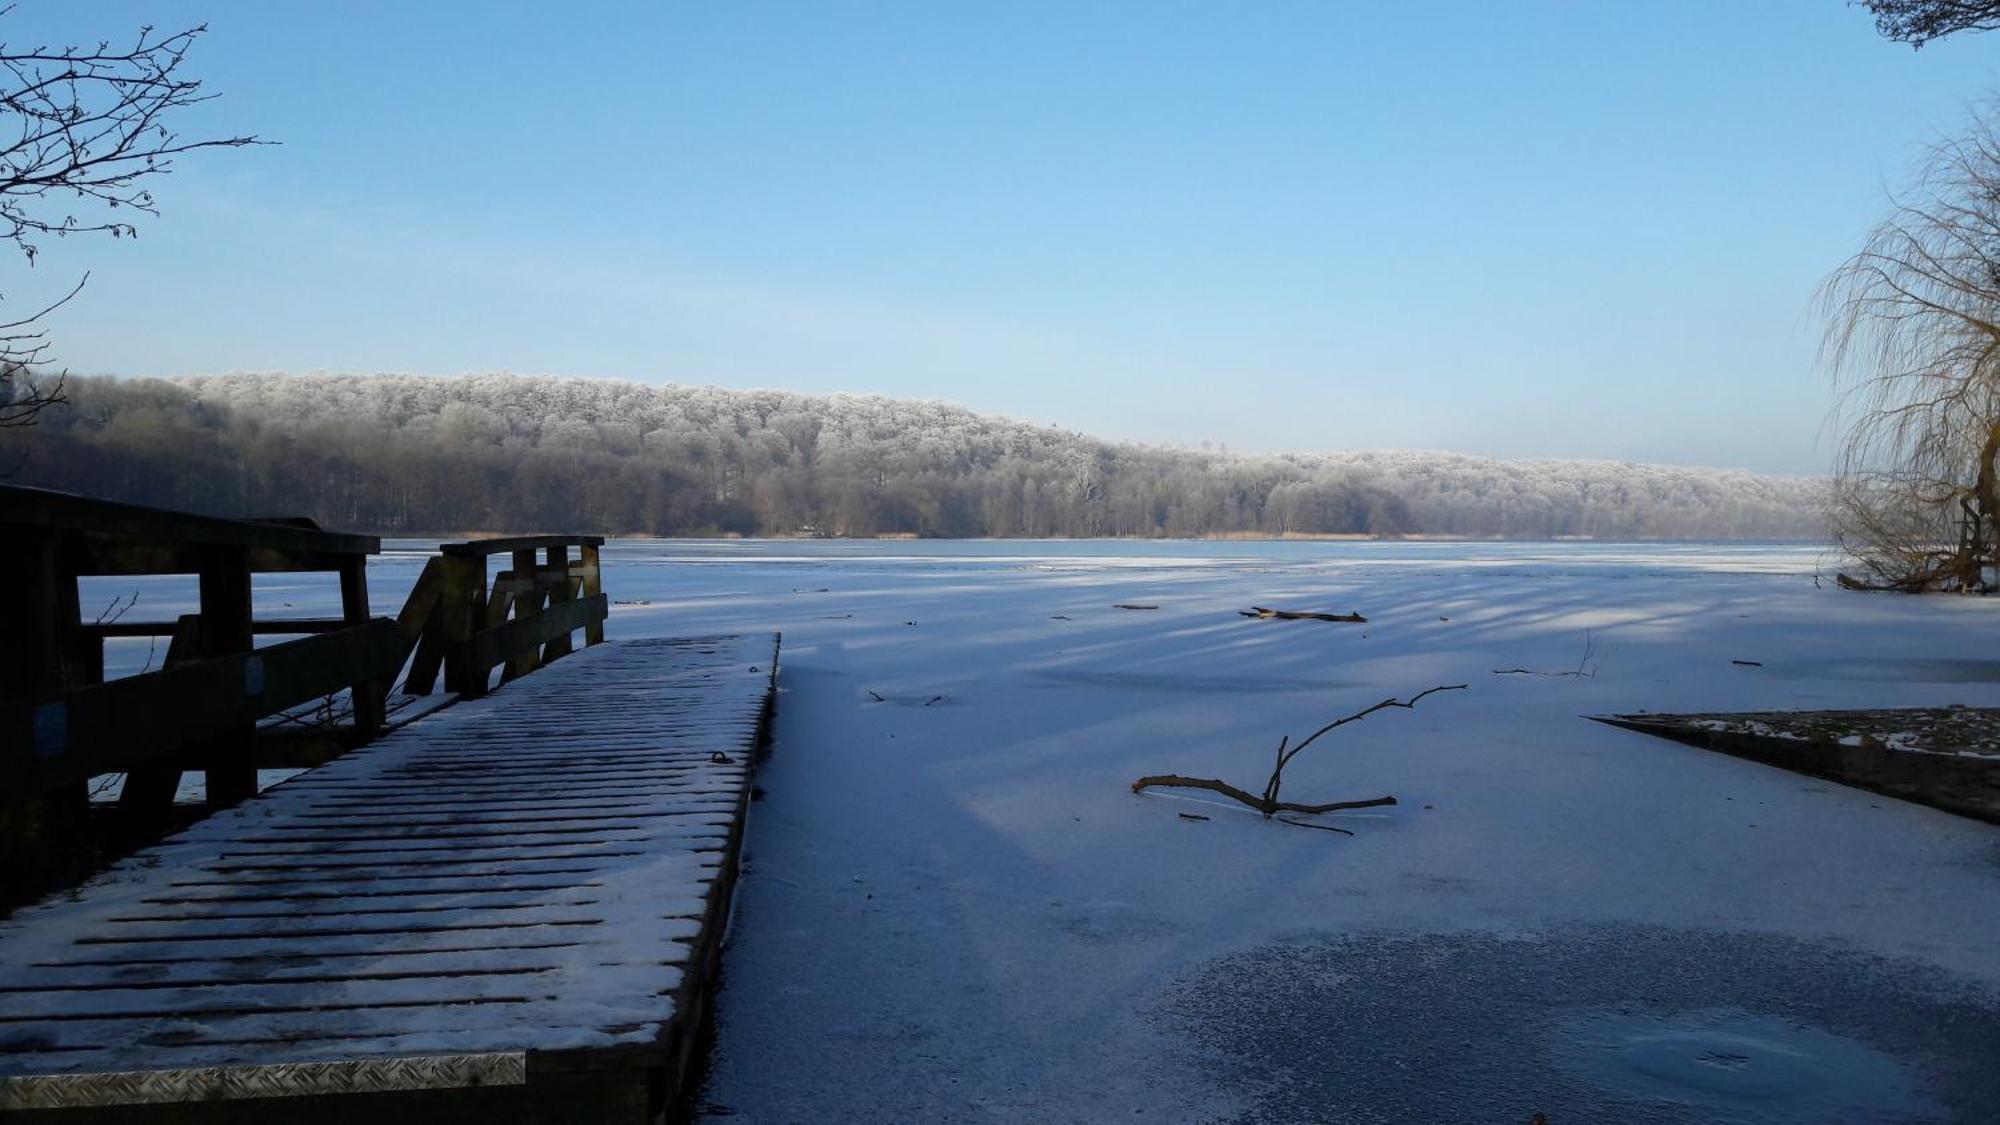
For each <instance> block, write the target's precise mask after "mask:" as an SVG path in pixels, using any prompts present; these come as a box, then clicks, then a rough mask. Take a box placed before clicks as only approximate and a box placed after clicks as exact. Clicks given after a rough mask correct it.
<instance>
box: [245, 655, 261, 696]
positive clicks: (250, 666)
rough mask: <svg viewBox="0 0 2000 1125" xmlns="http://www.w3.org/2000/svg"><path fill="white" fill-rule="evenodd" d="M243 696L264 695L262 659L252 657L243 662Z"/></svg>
mask: <svg viewBox="0 0 2000 1125" xmlns="http://www.w3.org/2000/svg"><path fill="white" fill-rule="evenodd" d="M243 694H244V695H262V694H264V658H263V657H261V656H253V657H251V658H250V659H248V660H245V661H244V662H243Z"/></svg>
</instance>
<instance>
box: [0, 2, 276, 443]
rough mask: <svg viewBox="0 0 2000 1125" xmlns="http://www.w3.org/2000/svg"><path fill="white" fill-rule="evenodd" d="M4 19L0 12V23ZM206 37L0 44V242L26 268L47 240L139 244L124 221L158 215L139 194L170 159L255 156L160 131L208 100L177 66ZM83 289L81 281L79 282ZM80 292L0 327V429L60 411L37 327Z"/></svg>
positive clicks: (57, 386) (222, 143)
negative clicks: (224, 152)
mask: <svg viewBox="0 0 2000 1125" xmlns="http://www.w3.org/2000/svg"><path fill="white" fill-rule="evenodd" d="M12 11H13V7H12V5H8V6H7V7H5V8H0V19H4V18H5V17H6V16H7V15H9V14H11V13H12ZM207 30H208V28H207V26H206V25H202V26H198V27H192V28H188V29H187V30H185V31H180V32H177V33H175V34H172V35H164V36H163V35H160V34H157V33H156V32H155V31H154V29H153V28H151V27H142V28H140V29H139V31H138V34H137V35H136V36H135V37H134V39H133V40H132V42H131V44H130V45H129V46H125V47H118V48H114V47H113V46H112V45H111V44H110V42H109V41H108V40H107V41H104V42H99V43H97V44H95V45H94V46H91V47H73V46H65V47H48V46H42V45H36V46H27V47H22V46H18V45H16V44H12V43H7V42H0V241H4V242H11V243H12V244H13V245H14V248H15V249H16V250H18V251H19V252H20V253H21V255H22V256H23V257H24V258H25V259H26V260H27V262H28V264H29V265H30V266H32V265H34V263H35V260H36V257H37V255H39V254H40V252H41V244H42V239H44V238H45V237H54V238H67V237H68V236H70V235H72V234H108V235H110V236H111V237H112V238H133V237H137V235H138V233H139V228H138V227H137V225H135V223H134V222H133V221H132V219H131V218H128V217H127V216H130V215H134V214H142V215H156V214H158V213H159V211H158V207H157V205H156V203H155V201H154V199H153V195H152V192H151V191H149V190H148V189H147V188H146V187H145V186H144V185H145V184H146V183H148V182H150V181H152V180H153V178H155V177H158V176H164V175H167V174H169V173H171V172H172V171H173V168H174V159H175V158H176V157H178V156H180V155H182V154H184V153H189V152H195V151H198V150H201V149H208V148H240V147H243V146H245V145H254V144H264V143H268V142H264V141H260V140H259V139H258V138H256V137H254V136H247V135H245V136H231V137H212V138H188V137H184V136H182V135H181V134H179V133H176V132H174V131H173V129H172V128H170V127H169V124H168V122H169V121H170V120H171V119H173V118H174V117H175V116H176V115H178V114H179V113H181V112H183V111H185V110H186V109H187V108H188V107H190V106H194V105H198V104H200V103H202V102H205V101H208V100H210V99H211V98H213V97H214V95H212V94H205V93H203V92H202V88H201V82H200V80H198V79H194V78H189V77H187V75H186V73H185V70H184V66H185V64H186V61H187V54H188V51H189V49H190V48H192V47H193V46H194V43H195V41H196V40H197V39H199V38H200V37H201V36H202V35H203V34H204V33H205V32H206V31H207ZM85 277H86V278H87V277H88V275H85ZM82 288H83V282H82V281H79V282H78V283H77V285H76V287H75V288H74V289H72V290H70V292H69V294H68V295H67V296H65V297H63V298H62V299H61V300H59V301H56V302H55V303H54V304H51V305H49V306H48V307H46V308H44V309H42V310H41V311H39V312H37V313H35V314H33V315H31V316H27V317H22V318H19V319H16V320H14V321H12V322H11V323H6V324H0V429H6V428H14V427H22V426H31V425H33V424H34V423H35V419H36V417H37V416H38V415H39V414H40V413H41V412H42V411H43V410H45V409H47V408H49V407H51V406H56V405H58V404H61V403H64V402H66V401H68V400H67V398H66V397H65V396H64V394H63V378H64V377H63V374H62V373H57V374H56V375H54V376H53V377H48V376H38V374H37V371H36V369H37V367H38V366H39V365H41V364H42V363H43V362H44V360H45V358H46V351H47V348H48V340H47V336H46V332H45V331H44V330H42V329H39V328H36V327H35V326H36V325H37V324H39V323H40V322H41V319H42V318H43V317H44V316H46V315H48V314H49V313H50V312H52V311H54V310H55V309H56V308H59V307H61V306H62V305H63V304H65V303H67V302H68V301H69V300H70V298H72V297H74V296H76V294H77V291H78V290H80V289H82Z"/></svg>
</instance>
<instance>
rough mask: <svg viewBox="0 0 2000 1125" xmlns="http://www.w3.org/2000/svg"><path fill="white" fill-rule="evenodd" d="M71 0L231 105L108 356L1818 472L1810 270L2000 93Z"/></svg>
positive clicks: (891, 8) (1604, 31) (77, 253)
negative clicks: (848, 397)
mask: <svg viewBox="0 0 2000 1125" xmlns="http://www.w3.org/2000/svg"><path fill="white" fill-rule="evenodd" d="M571 7H572V6H570V5H559V4H549V3H520V4H512V3H493V2H483V3H477V4H473V3H464V4H446V3H424V4H406V3H380V4H367V3H340V4H333V3H325V4H311V3H304V2H296V0H285V2H271V0H257V2H247V0H172V2H164V0H163V2H158V3H142V2H136V0H135V2H111V0H92V2H90V3H73V2H70V0H22V2H21V3H20V6H19V8H18V9H17V10H16V11H15V12H14V13H13V14H12V15H9V16H6V17H4V18H0V35H3V36H4V38H5V39H6V40H7V41H8V42H9V44H10V45H14V46H19V45H22V44H24V43H27V42H30V41H34V42H41V41H49V40H54V41H94V40H96V39H98V38H103V37H114V38H120V37H124V36H126V35H128V34H129V33H130V32H131V31H133V30H135V29H136V28H137V27H138V26H139V25H140V24H147V23H150V24H154V25H156V26H159V27H160V28H162V29H166V30H176V29H178V28H180V27H181V26H184V25H189V24H193V23H199V22H204V21H205V22H207V23H208V24H209V25H210V29H211V30H210V34H209V36H208V37H207V38H205V39H204V40H202V41H201V43H200V44H199V45H198V46H197V48H196V51H195V53H194V55H193V56H192V59H191V68H192V70H193V71H194V72H196V73H197V74H198V76H200V77H202V78H203V79H205V80H206V82H207V85H208V87H209V88H210V89H211V90H212V91H213V92H214V93H217V94H220V95H222V96H221V98H220V99H219V100H217V101H216V102H214V103H211V104H210V105H207V106H204V107H201V109H200V110H199V112H198V113H196V114H193V115H190V116H189V117H187V118H185V119H183V121H182V124H183V125H184V126H185V127H186V130H187V131H192V132H199V131H202V130H204V129H208V130H224V131H244V132H255V133H258V134H261V135H263V136H265V137H268V138H270V139H273V140H277V141H280V142H282V144H281V145H280V146H278V147H270V148H261V149H255V150H241V151H233V152H230V151H224V152H216V153H208V154H199V155H197V156H196V157H193V158H189V159H187V160H185V161H184V162H183V163H182V164H181V166H180V169H179V170H178V171H177V172H176V173H175V174H174V175H173V176H172V177H171V178H170V179H168V180H165V181H162V182H160V183H159V184H157V185H156V186H157V190H156V194H157V196H158V197H159V201H160V204H161V207H162V212H163V213H162V215H161V216H160V217H159V218H157V219H152V220H149V221H146V222H144V223H143V224H142V228H141V233H140V238H139V239H138V241H137V242H136V243H124V242H116V243H114V242H110V241H108V240H103V239H91V240H83V239H71V240H69V241H67V242H66V243H63V244H60V245H52V246H49V247H47V248H46V249H45V253H44V255H43V257H42V258H41V260H40V261H39V263H38V264H37V265H35V266H34V267H33V269H32V270H30V269H29V268H28V267H27V266H26V265H25V264H24V263H21V262H19V261H16V262H15V263H14V264H12V265H7V266H0V270H4V271H5V272H4V273H0V292H4V293H5V295H6V298H7V301H8V307H11V308H14V309H16V310H21V309H23V307H24V306H25V305H26V304H27V303H28V302H29V301H31V300H33V299H34V298H35V297H37V296H39V295H42V294H46V293H49V292H52V291H56V290H58V289H59V288H62V287H66V285H67V284H68V283H70V282H73V280H74V278H75V276H76V275H77V274H78V273H80V272H81V271H83V270H85V269H89V270H91V271H93V273H92V280H91V282H90V285H89V287H88V288H87V289H86V290H85V292H84V294H83V295H82V296H81V297H79V298H78V300H77V301H76V302H75V303H74V304H73V305H72V306H70V307H69V308H66V309H64V310H62V312H61V313H60V314H59V315H58V317H57V318H56V320H55V321H54V324H53V328H54V332H55V337H54V338H55V344H56V352H57V358H59V359H60V360H62V361H63V362H65V363H67V365H68V366H70V368H71V369H73V370H76V371H81V372H112V373H117V374H123V375H150V374H189V373H208V372H220V371H229V370H286V371H312V370H327V371H342V372H376V371H399V372H434V373H457V372H466V371H494V370H511V371H516V372H524V373H528V372H537V373H539V372H547V373H560V374H574V375H592V376H610V377H624V378H632V379H638V380H643V381H647V382H667V381H672V382H682V383H694V384H708V383H712V384H717V385H721V386H728V387H769V388H783V389H790V390H798V391H807V392H828V391H854V392H877V393H882V394H888V395H897V396H916V397H934V398H942V399H947V400H950V401H953V402H959V403H963V404H965V405H967V406H971V407H973V408H976V409H979V410H986V411H992V412H997V413H1002V414H1007V415H1010V416H1013V417H1016V418H1021V419H1024V420H1028V421H1033V422H1040V423H1053V424H1057V425H1061V426H1064V427H1067V428H1071V429H1077V430H1082V431H1085V432H1088V433H1093V434H1098V435H1101V436H1105V437H1113V438H1130V439H1139V440H1149V441H1167V442H1178V443H1194V442H1200V441H1204V440H1206V441H1215V442H1220V443H1223V444H1226V445H1227V446H1228V447H1229V448H1231V449H1236V450H1243V451H1268V450H1286V449H1354V448H1427V449H1451V450H1459V451H1464V452H1475V453H1494V454H1502V455H1509V456H1515V455H1519V456H1576V457H1611V458H1629V459H1635V460H1648V461H1661V462H1669V463H1683V464H1710V465H1729V466H1742V467H1748V468H1754V469H1762V470H1773V471H1799V472H1815V471H1820V470H1822V469H1824V468H1825V467H1826V465H1827V462H1828V460H1829V448H1830V445H1831V441H1830V438H1829V437H1828V435H1826V434H1825V433H1824V432H1823V422H1824V419H1825V415H1826V411H1827V407H1828V405H1829V404H1830V402H1831V397H1832V396H1831V391H1830V389H1829V386H1828V382H1827V380H1826V378H1825V377H1824V375H1823V374H1822V373H1820V372H1819V371H1817V370H1816V369H1815V367H1814V364H1813V356H1814V351H1815V347H1816V342H1817V327H1816V323H1815V322H1814V320H1813V319H1812V317H1811V315H1810V299H1811V295H1812V290H1813V287H1814V285H1815V284H1816V283H1817V281H1818V280H1819V279H1820V278H1821V277H1822V276H1824V274H1825V273H1826V272H1827V271H1828V270H1829V269H1831V268H1832V267H1833V266H1834V265H1835V264H1837V263H1838V262H1839V261H1840V260H1841V258H1843V257H1844V256H1846V255H1847V254H1848V253H1849V252H1851V251H1852V250H1853V249H1854V248H1855V247H1856V246H1857V245H1858V243H1859V241H1860V239H1861V237H1862V235H1863V234H1864V232H1865V230H1866V228H1867V227H1868V226H1869V225H1871V224H1872V223H1873V222H1874V221H1875V220H1876V219H1877V218H1879V217H1880V216H1881V214H1882V212H1883V211H1884V209H1885V192H1886V190H1887V189H1888V188H1889V187H1891V186H1894V185H1895V184H1897V183H1899V182H1901V181H1903V180H1904V179H1905V178H1906V176H1907V173H1908V170H1909V167H1910V165H1911V163H1912V161H1913V160H1914V159H1915V157H1916V156H1917V155H1918V151H1919V147H1920V146H1921V145H1922V144H1923V143H1925V142H1926V141H1929V140H1932V139H1935V138H1936V137H1937V136H1938V135H1939V134H1940V133H1941V132H1942V131H1947V130H1950V129H1952V128H1954V127H1956V125H1957V123H1958V122H1959V121H1961V120H1962V119H1963V115H1964V113H1965V112H1966V110H1967V108H1968V107H1969V106H1970V105H1971V104H1972V103H1974V102H1976V101H1978V100H1980V99H1982V98H1983V97H1985V96H1987V95H1988V94H1990V93H1994V92H1996V91H2000V33H1996V34H1992V35H1987V36H1983V37H1982V36H1977V35H1971V36H1963V37H1959V38H1955V39H1950V40H1946V41H1943V42H1940V43H1937V44H1933V45H1932V46H1929V47H1926V48H1925V49H1923V50H1922V51H1911V50H1910V49H1909V48H1908V47H1906V46H1903V45H1900V44H1894V43H1890V42H1887V41H1885V40H1883V39H1881V38H1879V37H1878V36H1877V35H1876V34H1875V32H1874V29H1873V26H1872V24H1871V21H1870V19H1869V17H1868V15H1867V14H1866V13H1865V12H1864V11H1862V10H1860V9H1857V8H1853V7H1849V6H1847V5H1845V4H1843V3H1842V2H1841V0H1755V2H1742V0H1708V2H1672V3H1640V2H1637V0H1632V2H1624V0H1601V2H1598V3H1542V4H1538V3H1528V2H1526V0H1522V2H1518V3H1516V2H1509V3H1492V2H1490V0H1489V2H1474V0H1466V2H1462V3H1453V2H1439V3H1426V4H1421V5H1417V4H1408V5H1406V4H1401V3H1391V2H1384V0H1377V2H1373V3H1335V2H1325V3H1301V4H1296V5H1288V4H1234V3H1230V4H1225V3H1219V2H1218V3H1209V4H1177V3H1160V2H1153V3H1133V4H1112V3H1088V2H1077V0H1069V2H1063V3H1049V4H1040V3H1030V2H1024V0H1006V2H1004V3H1002V2H995V3H990V4H982V5H974V4H970V3H938V2H918V3H908V4H892V3H874V2H870V3H822V2H805V0H800V2H796V3H788V4H765V3H749V2H740V0H732V2H714V3H633V4H610V3H591V4H578V5H574V6H573V7H574V9H575V10H574V11H572V10H568V9H569V8H571Z"/></svg>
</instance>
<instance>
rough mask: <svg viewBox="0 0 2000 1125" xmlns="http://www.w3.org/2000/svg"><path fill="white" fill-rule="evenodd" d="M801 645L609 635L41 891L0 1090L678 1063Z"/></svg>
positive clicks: (0, 936) (365, 1085)
mask: <svg viewBox="0 0 2000 1125" xmlns="http://www.w3.org/2000/svg"><path fill="white" fill-rule="evenodd" d="M776 655H777V653H776V639H775V638H774V637H771V636H769V635H765V636H761V637H712V638H696V639H659V640H639V641H625V642H619V643H613V644H607V645H601V646H597V647H594V648H589V649H586V650H584V651H581V652H578V653H576V654H574V655H572V656H568V657H565V658H564V659H562V660H560V661H558V662H556V663H555V664H553V665H551V666H549V667H548V668H546V669H544V670H542V671H540V672H538V673H536V674H535V675H534V676H531V677H528V678H525V679H522V680H518V681H516V682H514V683H511V684H509V685H507V686H506V687H504V688H503V689H501V690H499V691H498V692H496V693H495V694H493V695H492V696H490V697H487V698H485V699H481V700H477V701H473V702H468V703H461V704H459V705H458V706H456V707H453V708H450V709H448V710H445V711H442V712H440V713H438V714H436V715H433V716H431V717H429V718H426V719H425V720H424V721H422V722H420V723H417V724H415V725H413V726H410V727H408V728H405V729H403V730H400V731H397V732H395V733H394V734H391V735H389V736H388V737H386V738H383V739H381V740H379V741H377V742H375V743H372V744H370V745H368V746H366V747H363V748H362V749H359V750H356V751H354V752H353V753H350V754H348V755H346V756H345V757H342V758H340V759H338V760H336V761H334V762H332V763H330V764H328V765H326V766H323V767H321V768H319V769H317V770H313V771H311V772H309V773H306V774H303V775H301V776H299V777H298V778H296V779H294V780H292V781H289V782H287V783H285V784H283V785H281V786H278V787H277V788H275V789H272V790H270V791H269V792H267V793H265V794H264V795H263V796H260V797H258V798H257V799H255V800H253V801H250V802H248V803H246V804H244V805H241V806H239V807H237V808H235V809H232V810H230V811H228V812H224V813H221V814H218V815H216V816H214V817H211V818H209V819H207V820H205V821H203V822H201V823H200V824H197V825H195V826H194V827H193V828H190V829H189V830H188V831H186V832H184V833H182V834H180V835H179V836H176V837H174V838H172V839H170V840H168V841H167V842H166V843H164V844H162V845H160V846H158V847H155V848H152V849H149V850H147V851H145V852H142V853H139V854H138V855H136V856H133V857H132V858H130V859H128V860H125V861H123V862H121V863H120V864H118V865H117V866H116V867H114V868H113V869H111V870H110V871H108V872H106V873H105V874H104V875H102V876H100V877H98V878H96V879H94V880H92V881H91V882H90V883H88V884H86V885H85V886H83V887H82V888H80V889H79V890H77V891H75V892H72V893H70V894H67V895H59V896H57V897H55V898H53V899H51V900H48V901H46V902H44V903H41V904H39V905H37V906H34V907H30V908H27V909H24V910H22V911H20V912H18V913H17V914H16V915H15V916H14V917H13V918H12V919H10V920H8V921H7V922H5V923H0V1111H5V1110H22V1109H30V1108H56V1107H62V1106H105V1105H136V1104H148V1103H160V1102H172V1101H185V1100H207V1099H217V1098H222V1099H229V1098H243V1097H259V1098H262V1097H272V1096H282V1095H287V1094H298V1095H328V1094H338V1093H360V1092H368V1091H383V1090H410V1089H438V1088H450V1087H467V1086H506V1085H513V1084H520V1083H522V1082H532V1080H533V1074H534V1070H535V1066H536V1060H537V1059H538V1058H546V1059H552V1060H554V1059H560V1060H565V1062H564V1065H573V1066H575V1065H582V1066H593V1065H600V1063H601V1060H600V1063H592V1062H590V1061H588V1060H589V1059H590V1058H591V1056H592V1054H593V1053H598V1054H600V1055H601V1056H602V1057H603V1058H615V1059H617V1060H620V1061H619V1062H618V1065H623V1066H635V1065H636V1066H644V1065H652V1064H654V1063H657V1062H660V1061H663V1058H664V1056H665V1055H666V1054H667V1053H668V1052H667V1048H666V1046H665V1045H666V1044H667V1043H668V1042H669V1041H670V1040H672V1039H673V1038H674V1034H675V1033H676V1031H677V1029H676V1028H675V1027H674V1026H673V1025H674V1021H675V1020H676V1019H677V1017H678V1016H681V1015H683V1013H680V1012H678V1011H677V1008H678V1007H679V1006H681V1005H683V1004H685V1003H686V999H685V992H684V986H685V985H686V984H687V983H688V979H689V977H690V974H696V975H698V974H699V972H700V968H699V966H700V965H701V964H702V963H703V962H704V960H705V959H706V958H708V957H710V956H712V955H713V946H714V944H715V943H716V942H718V941H719V940H720V938H721V934H720V932H719V925H718V924H717V921H718V919H719V918H720V917H721V910H722V907H721V906H719V905H718V904H719V903H721V902H722V900H724V899H725V898H726V889H727V886H728V885H729V879H730V876H731V875H733V871H732V870H731V865H732V864H733V862H734V851H735V847H736V843H737V841H738V839H739V838H740V831H741V825H742V817H743V812H744V809H745V807H746V804H747V800H748V789H749V777H750V771H751V768H752V765H753V761H754V755H755V753H756V747H757V742H758V739H759V737H760V734H761V730H762V726H763V723H764V721H765V715H766V709H767V706H768V704H769V701H770V698H771V691H772V685H773V676H774V672H775V661H776ZM724 905H726V904H724Z"/></svg>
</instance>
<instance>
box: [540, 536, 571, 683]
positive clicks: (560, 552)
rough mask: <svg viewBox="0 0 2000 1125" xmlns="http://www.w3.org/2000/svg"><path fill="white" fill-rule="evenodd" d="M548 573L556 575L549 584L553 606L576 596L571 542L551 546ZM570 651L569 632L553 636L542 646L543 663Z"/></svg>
mask: <svg viewBox="0 0 2000 1125" xmlns="http://www.w3.org/2000/svg"><path fill="white" fill-rule="evenodd" d="M548 573H549V574H550V575H552V576H553V577H554V582H552V583H551V584H550V586H549V606H550V607H551V608H554V607H555V605H556V604H557V603H559V602H566V601H571V600H573V599H574V598H575V597H576V591H575V590H574V589H572V588H571V586H570V575H569V544H567V543H557V544H555V545H554V546H551V547H550V548H549V564H548ZM569 652H570V645H569V634H568V633H564V634H563V635H562V636H560V637H551V638H549V642H548V643H547V644H545V645H543V646H542V663H544V664H547V663H548V662H549V661H551V660H555V659H557V658H559V657H564V656H568V655H569Z"/></svg>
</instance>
